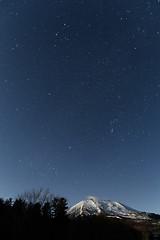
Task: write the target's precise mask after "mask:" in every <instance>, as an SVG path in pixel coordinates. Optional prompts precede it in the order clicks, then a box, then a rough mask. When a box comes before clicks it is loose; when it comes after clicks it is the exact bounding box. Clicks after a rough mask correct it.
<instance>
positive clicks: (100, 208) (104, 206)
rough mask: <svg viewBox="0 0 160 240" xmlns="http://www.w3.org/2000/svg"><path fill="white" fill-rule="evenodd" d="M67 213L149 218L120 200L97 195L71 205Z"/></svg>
mask: <svg viewBox="0 0 160 240" xmlns="http://www.w3.org/2000/svg"><path fill="white" fill-rule="evenodd" d="M67 213H68V214H69V215H70V216H71V217H78V216H84V215H93V214H99V213H107V214H109V215H114V216H120V217H125V218H132V219H147V218H148V215H147V214H142V213H141V212H139V211H137V210H135V209H132V208H130V207H128V206H125V205H123V204H120V203H118V202H113V201H110V200H100V199H98V198H95V197H89V199H88V200H85V201H81V202H79V203H77V204H76V205H74V206H73V207H71V208H70V209H69V210H68V212H67Z"/></svg>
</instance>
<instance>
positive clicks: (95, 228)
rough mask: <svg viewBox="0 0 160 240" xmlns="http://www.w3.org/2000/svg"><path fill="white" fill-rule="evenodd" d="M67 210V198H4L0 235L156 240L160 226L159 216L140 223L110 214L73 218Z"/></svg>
mask: <svg viewBox="0 0 160 240" xmlns="http://www.w3.org/2000/svg"><path fill="white" fill-rule="evenodd" d="M34 197H35V196H34ZM66 211H67V201H66V199H65V198H57V197H54V198H51V199H50V200H47V198H44V199H41V201H38V198H37V199H36V198H34V201H33V198H32V199H31V200H30V201H29V200H28V199H27V200H24V199H23V198H19V199H17V200H15V201H14V202H13V201H12V199H9V200H6V201H4V200H3V199H0V239H6V240H41V239H43V240H54V239H55V240H61V239H70V240H72V239H83V240H90V239H92V240H93V239H98V240H101V239H108V240H142V239H144V240H152V239H154V237H153V235H152V230H154V229H155V228H156V229H159V225H158V220H157V222H154V224H152V223H151V222H150V223H148V222H146V223H143V222H141V223H138V222H134V221H131V220H130V221H129V220H124V219H123V220H122V219H117V218H113V217H112V218H111V217H109V216H107V215H106V214H102V215H98V216H95V215H94V216H87V217H79V218H74V219H70V218H68V216H67V215H66ZM147 224H148V225H147ZM156 239H158V238H156Z"/></svg>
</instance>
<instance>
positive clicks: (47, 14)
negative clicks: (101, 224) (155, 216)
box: [0, 0, 160, 213]
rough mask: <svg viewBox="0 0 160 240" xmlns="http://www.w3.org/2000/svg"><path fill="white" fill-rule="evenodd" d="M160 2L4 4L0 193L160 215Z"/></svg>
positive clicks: (0, 16) (0, 5) (0, 7)
mask: <svg viewBox="0 0 160 240" xmlns="http://www.w3.org/2000/svg"><path fill="white" fill-rule="evenodd" d="M159 171H160V3H158V2H157V1H156V0H151V1H147V0H145V1H144V0H143V1H142V0H134V1H128V0H114V1H110V0H94V1H93V0H83V1H79V0H45V1H44V0H35V1H33V0H26V1H24V0H1V1H0V195H1V196H2V197H4V198H7V197H15V196H17V194H18V193H22V192H24V191H25V190H30V189H33V188H35V189H38V188H40V187H43V188H44V189H46V188H49V189H50V191H51V192H53V193H55V194H59V195H61V196H64V197H66V198H67V199H68V201H69V205H72V204H75V203H77V202H78V201H80V200H83V199H85V198H86V197H87V196H88V195H94V196H96V197H99V198H104V199H110V200H115V201H119V202H122V203H125V204H127V205H129V206H131V207H134V208H137V209H138V210H143V211H151V212H156V213H159V212H160V191H159V185H160V174H159Z"/></svg>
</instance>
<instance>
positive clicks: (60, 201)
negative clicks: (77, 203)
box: [52, 197, 68, 221]
mask: <svg viewBox="0 0 160 240" xmlns="http://www.w3.org/2000/svg"><path fill="white" fill-rule="evenodd" d="M67 204H68V203H67V200H66V199H65V198H58V197H55V198H54V199H53V201H52V207H53V216H54V217H55V219H56V220H61V221H62V220H65V219H66V218H67V216H66V211H67V209H68V207H67Z"/></svg>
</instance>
